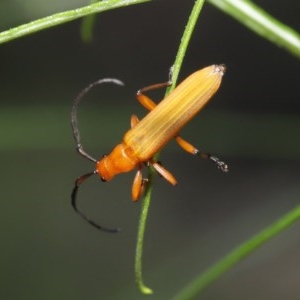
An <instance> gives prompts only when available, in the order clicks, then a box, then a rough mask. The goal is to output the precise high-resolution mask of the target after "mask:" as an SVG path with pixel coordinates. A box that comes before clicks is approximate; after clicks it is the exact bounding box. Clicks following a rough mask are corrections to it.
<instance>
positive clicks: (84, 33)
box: [80, 0, 99, 43]
mask: <svg viewBox="0 0 300 300" xmlns="http://www.w3.org/2000/svg"><path fill="white" fill-rule="evenodd" d="M97 2H99V0H91V4H93V3H97ZM95 21H96V15H95V14H91V15H88V16H86V17H84V18H83V19H82V23H81V27H80V34H81V38H82V40H83V41H84V42H85V43H90V42H91V41H92V39H93V27H94V24H95Z"/></svg>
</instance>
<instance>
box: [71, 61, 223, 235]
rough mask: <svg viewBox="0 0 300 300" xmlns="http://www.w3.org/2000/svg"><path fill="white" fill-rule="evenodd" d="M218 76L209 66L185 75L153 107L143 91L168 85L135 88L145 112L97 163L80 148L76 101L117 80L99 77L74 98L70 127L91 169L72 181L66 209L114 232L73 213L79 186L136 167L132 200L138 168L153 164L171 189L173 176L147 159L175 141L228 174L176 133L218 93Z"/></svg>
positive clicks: (138, 184) (138, 187)
mask: <svg viewBox="0 0 300 300" xmlns="http://www.w3.org/2000/svg"><path fill="white" fill-rule="evenodd" d="M224 72H225V66H224V65H212V66H209V67H206V68H204V69H201V70H199V71H197V72H195V73H193V74H192V75H190V76H189V77H187V78H186V79H185V80H184V81H183V82H182V83H181V84H179V85H178V86H177V87H176V88H175V89H174V91H173V92H172V93H170V94H169V95H168V96H167V97H166V98H165V99H163V100H162V101H161V102H160V103H159V104H158V105H156V104H155V103H154V102H153V101H152V100H151V99H150V98H149V97H147V96H146V95H144V92H146V91H149V90H153V89H157V88H161V87H165V86H168V85H170V84H171V82H170V81H168V82H166V83H160V84H155V85H152V86H149V87H145V88H143V89H141V90H139V91H138V92H137V95H136V97H137V99H138V101H139V102H140V103H141V104H142V105H143V106H144V107H145V108H147V109H148V110H150V112H149V113H148V114H147V115H146V116H145V117H144V118H143V119H142V120H141V121H139V119H138V118H137V116H135V115H132V116H131V129H130V130H129V131H127V132H126V133H125V135H124V137H123V140H122V142H121V143H120V144H118V145H117V146H116V147H115V148H114V149H113V150H112V152H111V153H110V154H109V155H105V156H103V158H102V159H101V160H97V159H95V158H93V157H92V156H90V155H89V154H88V153H86V152H85V150H84V149H83V147H82V145H81V142H80V135H79V130H78V122H77V105H78V103H79V102H80V100H81V99H82V97H83V96H84V95H85V94H86V93H87V92H88V91H89V90H90V89H91V88H92V87H94V86H95V85H98V84H102V83H106V82H110V83H114V84H117V85H123V83H122V82H121V81H119V80H117V79H112V78H105V79H101V80H98V81H96V82H94V83H92V84H90V85H89V86H88V87H86V88H85V89H84V90H83V91H82V92H81V93H80V94H79V95H78V96H77V98H76V99H75V100H74V103H73V107H72V112H71V123H72V129H73V134H74V138H75V142H76V145H77V151H78V152H79V154H81V155H82V156H83V157H85V158H87V159H89V160H91V161H93V162H94V163H96V168H95V170H94V171H92V172H90V173H87V174H85V175H83V176H81V177H79V178H78V179H77V180H76V181H75V186H74V188H73V191H72V197H71V198H72V206H73V207H74V209H75V211H76V212H78V213H79V214H80V215H81V216H82V217H83V218H84V219H85V220H86V221H88V222H89V223H90V224H91V225H93V226H95V227H97V228H98V229H101V230H104V231H108V232H117V231H118V230H119V229H117V228H116V229H110V228H105V227H103V226H100V225H99V224H97V223H95V222H94V221H92V220H91V219H89V218H88V217H87V216H86V215H85V214H83V213H82V212H81V211H79V210H78V208H77V205H76V196H77V191H78V188H79V186H80V184H81V183H82V182H84V181H85V180H86V179H87V178H89V177H90V176H91V175H94V174H98V175H99V176H100V177H101V180H102V181H109V180H111V179H112V178H113V177H114V176H115V175H117V174H120V173H125V172H129V171H132V170H133V169H137V173H136V175H135V177H134V180H133V185H132V200H133V201H137V200H138V199H139V197H140V196H141V194H142V192H143V190H144V187H145V184H146V182H147V180H146V179H143V177H142V167H143V165H144V164H146V165H151V166H153V167H154V168H155V170H156V171H157V172H158V173H159V174H160V175H161V176H162V177H164V178H165V179H166V180H167V181H169V182H170V183H171V184H172V185H176V183H177V181H176V179H175V178H174V176H173V175H172V174H171V173H170V172H169V171H168V170H166V169H165V168H164V167H162V165H161V164H159V163H158V162H156V161H154V159H153V156H154V155H155V154H156V153H157V152H159V151H160V150H161V149H162V148H163V147H164V146H165V145H166V144H167V143H168V142H169V141H170V140H171V139H172V138H175V140H176V142H177V143H178V144H179V146H181V147H182V148H183V149H184V150H185V151H187V152H189V153H191V154H194V155H200V156H201V157H202V158H205V159H209V160H211V161H212V162H214V163H215V164H216V165H217V167H218V168H219V169H221V170H222V171H223V172H228V166H227V165H226V164H225V163H224V162H222V161H220V160H219V159H218V158H217V157H215V156H212V155H210V154H209V153H206V152H203V151H201V150H198V149H197V148H195V147H194V146H193V145H191V144H190V143H189V142H187V141H186V140H184V139H183V138H182V137H181V136H180V135H179V131H180V130H181V128H183V127H184V126H185V125H186V124H187V123H188V122H189V121H190V120H191V119H192V118H193V117H194V116H195V115H196V114H197V113H198V112H199V111H200V110H201V109H202V108H203V107H204V106H205V104H206V103H207V102H208V101H209V100H210V98H211V97H212V96H213V95H214V94H215V92H216V91H217V90H218V88H219V86H220V84H221V80H222V77H223V75H224Z"/></svg>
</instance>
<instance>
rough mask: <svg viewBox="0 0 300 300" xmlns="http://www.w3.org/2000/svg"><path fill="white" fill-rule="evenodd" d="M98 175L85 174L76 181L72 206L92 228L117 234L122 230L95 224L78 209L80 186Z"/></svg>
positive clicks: (94, 172)
mask: <svg viewBox="0 0 300 300" xmlns="http://www.w3.org/2000/svg"><path fill="white" fill-rule="evenodd" d="M94 174H97V171H93V172H90V173H87V174H84V175H82V176H80V177H79V178H77V180H76V181H75V185H74V188H73V190H72V194H71V199H72V202H71V203H72V206H73V208H74V210H75V211H76V212H77V213H78V214H79V215H80V216H81V217H82V218H83V219H84V220H86V221H87V222H88V223H89V224H91V225H92V226H94V227H96V228H97V229H99V230H102V231H106V232H110V233H117V232H119V231H120V228H106V227H103V226H101V225H99V224H97V223H95V222H94V221H93V220H91V219H90V218H89V217H88V216H86V215H85V214H84V213H83V212H82V211H80V210H79V209H78V207H77V202H76V200H77V192H78V188H79V186H80V184H81V183H83V182H84V181H85V180H86V179H88V178H89V177H90V176H92V175H94Z"/></svg>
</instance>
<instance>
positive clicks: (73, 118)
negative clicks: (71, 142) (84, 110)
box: [71, 78, 124, 162]
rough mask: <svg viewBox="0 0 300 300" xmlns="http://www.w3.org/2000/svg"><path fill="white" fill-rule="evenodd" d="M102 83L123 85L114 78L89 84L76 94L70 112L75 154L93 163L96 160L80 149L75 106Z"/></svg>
mask: <svg viewBox="0 0 300 300" xmlns="http://www.w3.org/2000/svg"><path fill="white" fill-rule="evenodd" d="M102 83H114V84H117V85H124V83H123V82H122V81H120V80H118V79H115V78H103V79H99V80H97V81H95V82H93V83H91V84H90V85H88V86H87V87H86V88H84V89H83V90H82V91H81V92H80V93H79V94H78V96H77V97H76V98H75V99H74V102H73V106H72V110H71V125H72V131H73V136H74V139H75V143H76V149H77V152H78V153H79V154H80V155H82V156H83V157H85V158H87V159H89V160H91V161H93V162H97V160H96V159H95V158H93V157H92V156H90V155H89V154H88V153H87V152H85V150H84V149H83V147H82V144H81V141H80V134H79V129H78V119H77V105H78V103H79V102H80V101H81V99H82V98H83V96H85V95H86V94H87V93H88V92H89V91H90V90H91V89H92V88H93V87H94V86H96V85H98V84H102Z"/></svg>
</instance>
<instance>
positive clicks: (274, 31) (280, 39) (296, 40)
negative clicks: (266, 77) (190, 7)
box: [208, 0, 300, 58]
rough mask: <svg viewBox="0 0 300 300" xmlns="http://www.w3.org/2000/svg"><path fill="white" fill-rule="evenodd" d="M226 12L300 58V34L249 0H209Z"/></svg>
mask: <svg viewBox="0 0 300 300" xmlns="http://www.w3.org/2000/svg"><path fill="white" fill-rule="evenodd" d="M208 2H210V3H211V4H213V5H214V6H216V7H218V8H219V9H220V10H222V11H223V12H225V13H226V14H228V15H230V16H232V17H233V18H235V19H236V20H238V21H239V22H241V23H242V24H244V25H245V26H246V27H248V28H250V29H251V30H253V31H254V32H256V33H257V34H259V35H261V36H262V37H264V38H266V39H268V40H269V41H271V42H273V43H275V44H277V45H278V46H280V47H283V48H285V49H286V50H287V51H289V52H290V53H292V54H293V55H295V56H297V57H299V58H300V35H299V33H298V32H296V31H295V30H293V29H291V28H290V27H288V26H286V25H285V24H283V23H281V22H280V21H278V20H276V19H275V18H273V17H272V16H271V15H269V14H268V13H267V12H265V11H264V10H263V9H261V8H260V7H258V6H257V5H255V4H254V3H252V2H251V1H249V0H208Z"/></svg>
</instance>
